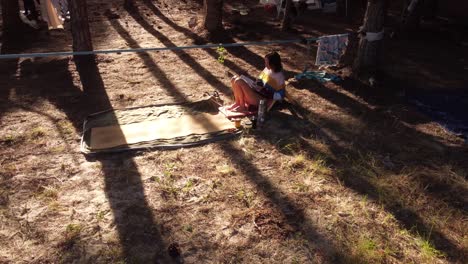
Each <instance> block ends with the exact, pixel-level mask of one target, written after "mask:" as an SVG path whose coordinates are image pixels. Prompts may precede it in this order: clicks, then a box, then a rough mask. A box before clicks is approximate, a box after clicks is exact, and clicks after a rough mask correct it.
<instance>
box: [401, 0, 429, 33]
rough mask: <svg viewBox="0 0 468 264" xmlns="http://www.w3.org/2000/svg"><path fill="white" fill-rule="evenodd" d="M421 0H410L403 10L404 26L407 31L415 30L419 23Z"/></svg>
mask: <svg viewBox="0 0 468 264" xmlns="http://www.w3.org/2000/svg"><path fill="white" fill-rule="evenodd" d="M423 2H424V1H423V0H410V1H408V2H407V7H406V9H405V10H404V20H403V25H404V28H405V29H406V30H408V31H415V30H417V29H418V28H419V25H420V23H421V16H422V8H423V4H424V3H423Z"/></svg>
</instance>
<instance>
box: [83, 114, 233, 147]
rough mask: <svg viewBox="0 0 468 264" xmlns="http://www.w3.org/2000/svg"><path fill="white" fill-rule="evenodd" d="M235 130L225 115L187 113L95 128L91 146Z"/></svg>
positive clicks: (105, 145)
mask: <svg viewBox="0 0 468 264" xmlns="http://www.w3.org/2000/svg"><path fill="white" fill-rule="evenodd" d="M226 129H234V123H232V122H231V121H229V120H228V119H227V118H226V117H225V116H224V115H223V114H220V113H218V114H215V115H213V114H206V113H204V114H197V115H183V116H180V117H177V118H170V119H160V120H157V121H152V122H142V123H133V124H129V125H114V126H105V127H96V128H92V129H91V146H90V147H91V149H94V150H96V149H106V148H113V147H117V146H122V145H128V144H135V143H138V142H147V141H152V140H156V139H170V138H175V137H182V136H187V135H190V134H206V133H210V132H216V131H221V130H226Z"/></svg>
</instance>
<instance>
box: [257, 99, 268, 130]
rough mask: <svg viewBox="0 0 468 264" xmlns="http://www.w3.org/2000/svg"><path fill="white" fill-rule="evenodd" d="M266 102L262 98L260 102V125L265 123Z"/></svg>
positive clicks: (258, 119) (258, 118)
mask: <svg viewBox="0 0 468 264" xmlns="http://www.w3.org/2000/svg"><path fill="white" fill-rule="evenodd" d="M265 112H266V102H265V100H264V99H262V100H260V102H259V104H258V117H257V122H258V125H260V126H262V125H263V123H265Z"/></svg>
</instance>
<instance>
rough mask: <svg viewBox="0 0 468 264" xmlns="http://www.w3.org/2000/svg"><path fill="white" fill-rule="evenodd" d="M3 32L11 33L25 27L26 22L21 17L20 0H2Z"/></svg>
mask: <svg viewBox="0 0 468 264" xmlns="http://www.w3.org/2000/svg"><path fill="white" fill-rule="evenodd" d="M0 4H1V9H2V19H3V33H4V34H5V35H11V34H13V33H17V32H18V30H20V29H21V30H22V29H24V28H25V25H24V23H23V22H22V21H21V19H20V17H19V4H18V0H1V1H0Z"/></svg>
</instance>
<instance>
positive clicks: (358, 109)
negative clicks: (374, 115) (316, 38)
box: [134, 1, 458, 252]
mask: <svg viewBox="0 0 468 264" xmlns="http://www.w3.org/2000/svg"><path fill="white" fill-rule="evenodd" d="M145 3H146V1H145ZM148 5H151V6H152V4H148ZM150 8H151V7H150ZM151 9H152V10H153V12H154V13H155V14H156V15H158V16H159V17H163V19H162V20H163V21H165V22H166V23H168V24H169V25H170V26H171V27H173V28H174V29H176V30H178V31H180V32H182V33H184V34H185V35H186V36H191V37H193V35H192V34H191V32H190V33H189V32H187V30H186V29H184V28H182V27H180V26H178V25H176V24H174V23H173V22H172V21H170V20H168V19H167V18H165V17H164V16H163V15H162V14H161V12H159V10H157V9H156V8H155V7H154V6H153V8H151ZM134 18H135V20H137V21H138V19H137V18H138V17H135V16H134ZM139 18H140V19H142V18H141V16H140V17H139ZM140 24H141V23H140ZM147 30H148V29H147ZM150 33H151V32H150ZM153 35H154V34H153ZM249 52H250V51H249ZM250 53H251V52H250ZM238 55H240V54H239V53H238ZM241 56H242V58H245V57H250V56H248V55H246V54H242V55H241ZM254 57H255V56H254ZM258 57H259V56H258ZM250 58H252V57H250ZM253 61H255V64H258V61H260V62H261V61H262V60H261V59H260V60H258V58H256V59H255V58H254V59H253ZM255 64H254V65H255ZM237 70H239V69H237ZM317 94H319V95H320V96H323V97H324V98H327V100H329V101H331V102H332V103H335V104H337V105H339V106H342V105H343V102H342V101H344V102H345V103H344V104H345V105H347V106H346V109H347V110H348V111H350V112H351V114H353V115H358V116H360V115H362V114H365V113H367V112H369V111H370V110H369V108H368V107H367V106H366V105H364V104H361V103H358V102H357V101H355V100H354V99H352V98H350V97H347V96H344V95H343V94H342V93H338V92H330V91H329V90H328V89H326V88H325V87H321V88H320V90H319V91H318V92H317ZM337 95H338V96H337ZM335 125H339V124H335ZM223 149H224V150H225V151H226V153H236V150H235V149H234V148H233V147H232V146H227V147H226V146H223ZM343 151H345V150H343V149H341V148H340V147H335V149H334V151H333V152H334V153H336V154H339V153H343ZM237 154H241V153H237ZM233 156H236V155H233ZM246 163H247V164H246ZM238 165H239V167H241V168H245V167H246V168H248V170H245V171H244V173H245V174H246V175H248V176H249V180H251V181H252V182H254V183H255V184H256V185H257V186H259V188H260V189H261V190H262V191H263V192H264V193H265V195H266V196H267V197H269V198H270V199H271V200H272V201H273V202H274V203H275V204H277V205H279V204H284V203H286V204H287V205H288V206H287V207H290V208H295V207H294V205H293V204H292V203H291V202H290V201H288V200H286V202H285V200H284V199H283V198H281V199H279V200H278V199H277V198H276V197H277V196H278V193H276V192H275V191H274V190H273V191H271V189H272V188H273V189H274V186H272V185H271V184H266V188H265V189H263V186H265V181H266V179H264V177H263V176H262V175H261V174H260V173H258V170H257V172H256V168H255V166H253V165H252V164H250V163H248V162H245V161H240V162H239V164H238ZM252 172H253V173H252ZM341 178H342V180H343V181H345V183H347V185H348V187H350V188H353V189H357V188H358V187H359V186H360V185H359V184H357V185H352V184H351V183H350V182H349V181H348V179H349V178H347V177H345V176H344V175H342V176H341ZM360 184H362V186H369V188H368V189H365V188H359V190H360V193H361V194H363V195H370V197H371V198H373V199H375V200H376V201H378V195H377V194H378V189H377V188H376V187H375V186H373V185H372V183H370V182H369V181H367V180H364V179H363V180H362V181H360ZM363 190H365V191H364V192H363ZM271 193H276V194H275V195H272V196H269V194H271ZM376 195H377V196H376ZM296 209H297V208H296ZM386 209H387V210H389V211H390V212H392V213H393V214H394V215H395V217H396V218H397V219H398V220H399V221H400V222H401V223H402V224H403V226H404V227H405V228H406V229H408V230H414V228H416V232H417V233H418V234H420V235H423V236H426V235H429V234H431V236H432V240H431V241H433V242H434V244H435V245H436V247H437V248H438V249H439V250H443V251H446V252H447V251H449V252H450V251H451V252H457V251H458V249H457V247H456V246H455V245H454V244H453V243H452V242H451V241H450V240H448V239H447V238H445V236H444V235H443V234H442V233H441V232H439V231H437V230H433V229H432V228H429V227H427V226H426V225H425V224H424V221H422V219H421V218H420V217H419V216H418V215H417V214H416V213H414V212H413V211H411V210H409V209H407V208H405V207H403V206H402V205H401V204H391V205H390V204H387V205H386ZM281 211H282V212H283V214H284V215H285V216H286V217H287V218H288V215H287V213H288V212H287V210H286V211H285V210H281ZM400 212H405V213H404V214H401V213H400ZM406 216H408V217H406ZM296 220H297V219H292V218H288V221H289V222H290V223H295V222H296ZM306 229H309V230H310V228H306ZM315 235H316V233H315ZM447 247H448V248H447Z"/></svg>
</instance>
